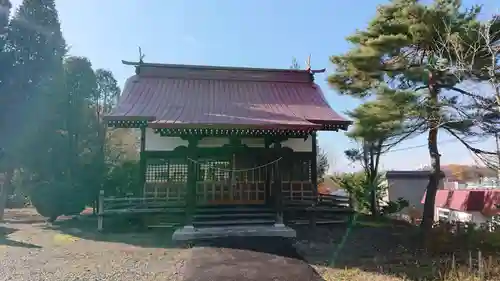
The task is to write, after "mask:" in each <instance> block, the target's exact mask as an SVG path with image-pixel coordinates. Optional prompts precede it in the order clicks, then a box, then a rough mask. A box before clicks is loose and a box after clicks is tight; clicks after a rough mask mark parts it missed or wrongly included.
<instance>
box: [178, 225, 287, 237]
mask: <svg viewBox="0 0 500 281" xmlns="http://www.w3.org/2000/svg"><path fill="white" fill-rule="evenodd" d="M231 236H249V237H251V236H261V237H262V236H264V237H288V238H294V237H295V236H296V233H295V230H294V229H292V228H290V227H287V226H285V225H283V224H281V225H274V226H273V225H269V226H267V225H253V226H227V227H197V228H195V227H192V226H187V227H186V226H185V227H183V228H180V229H177V230H176V231H175V232H174V234H173V235H172V240H174V241H187V240H196V239H207V238H218V237H231Z"/></svg>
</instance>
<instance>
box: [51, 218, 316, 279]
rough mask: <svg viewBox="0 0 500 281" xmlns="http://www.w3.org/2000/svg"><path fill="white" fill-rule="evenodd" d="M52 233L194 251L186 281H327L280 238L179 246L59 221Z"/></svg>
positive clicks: (154, 235) (126, 230)
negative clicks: (102, 231)
mask: <svg viewBox="0 0 500 281" xmlns="http://www.w3.org/2000/svg"><path fill="white" fill-rule="evenodd" d="M45 227H49V228H51V229H54V230H57V231H60V232H62V233H65V234H69V235H72V236H75V237H78V238H82V239H89V240H95V241H104V242H115V243H125V244H130V245H134V246H139V247H146V248H189V251H191V255H190V256H191V258H190V259H189V260H187V261H186V264H185V267H184V271H185V272H184V276H185V277H184V279H183V280H184V281H197V280H200V281H205V280H217V281H224V280H228V281H229V280H241V281H245V280H262V281H266V280H270V281H271V280H273V281H281V280H283V281H285V280H286V281H294V280H297V281H324V279H322V278H321V276H320V275H319V274H318V273H317V272H316V270H315V269H314V268H312V267H311V266H310V265H309V264H308V263H307V262H305V261H304V260H303V259H302V257H301V256H300V255H299V254H298V253H297V251H296V249H295V248H294V246H293V240H290V239H285V238H280V237H230V238H215V239H208V240H198V241H195V242H190V243H189V244H186V243H173V242H172V241H171V235H172V232H173V230H170V231H169V230H143V229H141V228H136V227H134V226H132V225H131V226H130V227H127V226H125V225H121V227H118V228H116V227H115V228H113V231H112V232H104V233H100V232H97V231H96V220H95V219H93V218H92V217H85V216H81V217H79V218H78V219H69V220H62V221H56V222H55V223H54V224H52V225H50V226H45Z"/></svg>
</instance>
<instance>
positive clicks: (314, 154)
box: [309, 132, 318, 228]
mask: <svg viewBox="0 0 500 281" xmlns="http://www.w3.org/2000/svg"><path fill="white" fill-rule="evenodd" d="M310 137H311V138H312V142H311V143H312V144H311V145H312V149H311V179H310V180H311V186H312V194H313V196H314V198H316V200H318V199H317V196H318V163H317V162H318V139H317V134H316V132H313V133H312V134H311V136H310ZM309 225H310V226H311V227H313V228H314V227H315V226H316V212H315V211H314V210H312V212H311V213H310V214H309Z"/></svg>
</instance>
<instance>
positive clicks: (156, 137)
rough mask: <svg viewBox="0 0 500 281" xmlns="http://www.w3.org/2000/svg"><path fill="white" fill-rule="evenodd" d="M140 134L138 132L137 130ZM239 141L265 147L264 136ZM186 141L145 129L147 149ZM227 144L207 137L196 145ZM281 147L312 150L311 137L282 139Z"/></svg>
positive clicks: (170, 147) (165, 148)
mask: <svg viewBox="0 0 500 281" xmlns="http://www.w3.org/2000/svg"><path fill="white" fill-rule="evenodd" d="M139 134H140V132H139ZM241 142H242V143H243V144H245V145H247V146H248V147H265V144H264V138H244V139H242V140H241ZM188 144H189V143H188V141H186V140H183V139H181V138H180V137H162V136H161V135H160V134H155V133H154V131H153V129H151V128H147V129H146V146H145V148H146V150H147V151H172V150H174V149H175V148H176V147H178V146H186V147H187V146H188ZM225 144H229V138H225V137H207V138H203V139H202V140H201V141H200V142H199V143H198V147H221V146H223V145H225ZM281 144H282V146H283V147H288V148H291V149H292V150H293V151H297V152H310V151H312V138H311V137H309V138H308V139H307V140H305V141H304V139H288V140H286V141H283V142H282V143H281Z"/></svg>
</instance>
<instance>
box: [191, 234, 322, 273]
mask: <svg viewBox="0 0 500 281" xmlns="http://www.w3.org/2000/svg"><path fill="white" fill-rule="evenodd" d="M192 246H193V249H192V251H193V253H192V259H191V261H190V265H189V267H188V268H187V269H186V272H185V281H198V280H199V281H201V280H220V281H225V280H227V281H229V280H283V281H284V280H286V281H295V280H296V281H313V280H314V281H320V280H324V279H323V278H322V277H321V276H320V275H319V274H318V273H317V272H316V270H315V269H314V268H312V267H311V266H310V265H309V264H308V263H307V262H305V261H304V260H303V259H302V257H301V256H300V255H299V254H298V253H297V251H296V250H295V248H294V246H293V241H292V240H290V239H286V238H281V237H226V238H216V239H210V240H200V241H197V242H195V243H194V244H193V245H192Z"/></svg>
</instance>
